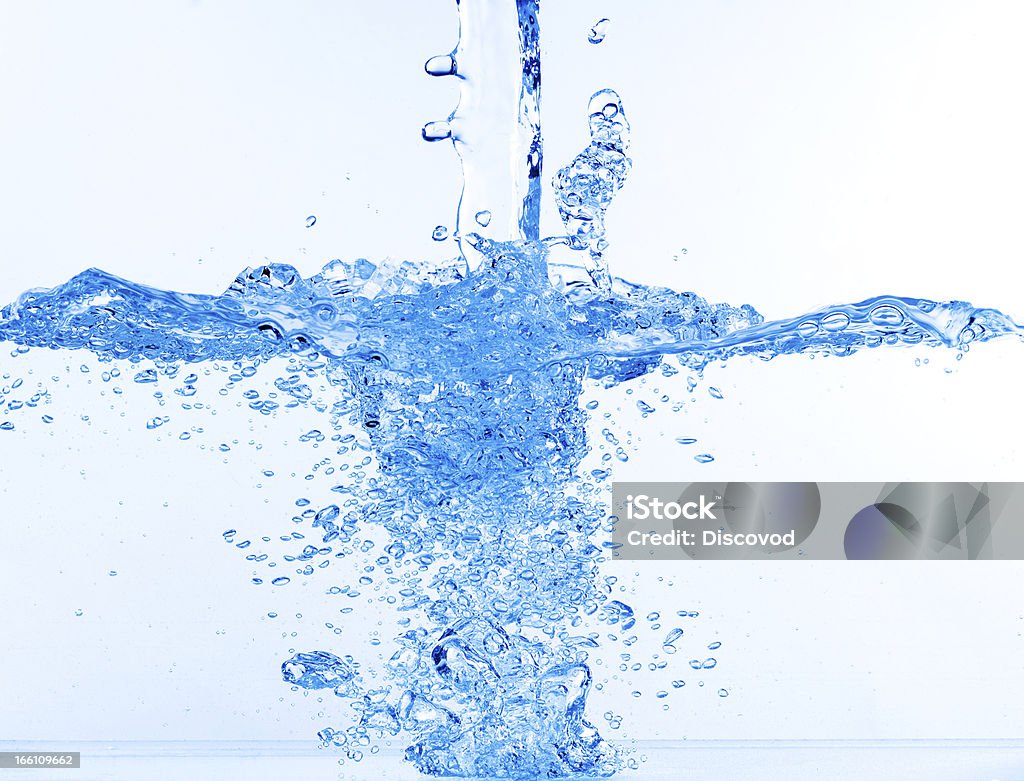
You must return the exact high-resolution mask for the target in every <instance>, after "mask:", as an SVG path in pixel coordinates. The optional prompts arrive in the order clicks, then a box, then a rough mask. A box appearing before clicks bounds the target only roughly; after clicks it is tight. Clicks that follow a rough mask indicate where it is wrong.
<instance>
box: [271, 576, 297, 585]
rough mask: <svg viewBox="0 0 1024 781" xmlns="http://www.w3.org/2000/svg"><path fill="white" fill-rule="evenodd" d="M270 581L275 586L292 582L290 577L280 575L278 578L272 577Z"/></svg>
mask: <svg viewBox="0 0 1024 781" xmlns="http://www.w3.org/2000/svg"><path fill="white" fill-rule="evenodd" d="M270 582H271V583H273V584H274V585H275V586H287V585H288V584H289V583H291V582H292V579H291V578H288V577H285V576H284V575H282V576H281V577H279V578H274V579H273V580H272V581H270Z"/></svg>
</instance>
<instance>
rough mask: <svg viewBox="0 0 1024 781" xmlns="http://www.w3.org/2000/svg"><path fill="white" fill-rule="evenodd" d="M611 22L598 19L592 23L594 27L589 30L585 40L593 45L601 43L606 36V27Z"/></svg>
mask: <svg viewBox="0 0 1024 781" xmlns="http://www.w3.org/2000/svg"><path fill="white" fill-rule="evenodd" d="M609 24H611V21H610V20H608V19H598V20H597V21H596V22H594V26H593V27H591V28H590V35H588V36H587V40H588V41H590V42H591V43H593V44H598V43H601V42H602V41H603V40H604V39H605V36H606V35H608V25H609Z"/></svg>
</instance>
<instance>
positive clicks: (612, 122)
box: [552, 89, 633, 290]
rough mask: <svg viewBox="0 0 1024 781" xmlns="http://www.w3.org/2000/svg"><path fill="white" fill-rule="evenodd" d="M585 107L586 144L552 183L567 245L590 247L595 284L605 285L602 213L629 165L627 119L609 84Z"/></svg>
mask: <svg viewBox="0 0 1024 781" xmlns="http://www.w3.org/2000/svg"><path fill="white" fill-rule="evenodd" d="M587 113H588V115H589V122H590V144H589V145H588V146H587V148H586V149H584V150H583V151H582V152H580V153H579V154H578V155H576V157H575V158H574V159H573V161H572V162H571V163H570V164H569V165H567V166H566V167H565V168H562V169H560V170H559V172H558V174H557V175H556V176H555V178H554V181H553V182H552V184H553V186H554V193H555V200H556V202H557V203H558V213H559V215H560V216H561V218H562V222H563V223H564V224H565V228H566V230H567V231H568V234H569V239H570V246H571V247H573V248H574V249H584V248H585V249H587V250H588V251H589V253H590V264H589V266H588V268H589V270H590V275H591V277H592V278H593V280H594V283H595V284H596V285H597V286H598V287H599V288H601V289H603V290H607V289H608V288H610V287H611V275H610V274H609V272H608V261H607V260H606V259H605V257H604V251H605V250H606V249H607V248H608V241H607V240H606V239H605V223H604V219H605V212H607V211H608V206H609V205H610V204H611V202H612V198H614V197H615V194H616V193H617V192H618V191H619V189H620V188H621V187H622V185H623V184H624V183H625V181H626V177H627V176H628V175H629V171H630V168H632V165H633V161H632V160H630V159H629V158H628V157H627V156H626V150H627V149H629V121H628V120H627V119H626V112H625V110H624V109H623V107H622V100H621V99H620V98H619V96H618V94H616V93H615V91H614V90H610V89H604V90H600V91H598V92H596V93H594V95H593V96H592V97H591V98H590V105H589V108H588V111H587Z"/></svg>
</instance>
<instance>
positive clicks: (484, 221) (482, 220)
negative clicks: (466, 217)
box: [474, 209, 491, 228]
mask: <svg viewBox="0 0 1024 781" xmlns="http://www.w3.org/2000/svg"><path fill="white" fill-rule="evenodd" d="M474 219H475V220H476V224H477V225H479V226H480V227H481V228H486V227H487V226H488V225H490V224H491V213H490V212H489V211H488V210H487V209H484V210H482V211H478V212H477V213H476V215H475V216H474Z"/></svg>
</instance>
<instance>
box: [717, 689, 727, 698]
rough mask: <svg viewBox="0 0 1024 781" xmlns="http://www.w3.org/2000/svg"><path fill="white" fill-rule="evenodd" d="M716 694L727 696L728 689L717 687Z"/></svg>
mask: <svg viewBox="0 0 1024 781" xmlns="http://www.w3.org/2000/svg"><path fill="white" fill-rule="evenodd" d="M718 696H719V697H728V696H729V690H728V689H719V690H718Z"/></svg>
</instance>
